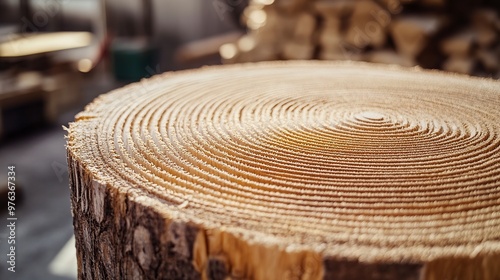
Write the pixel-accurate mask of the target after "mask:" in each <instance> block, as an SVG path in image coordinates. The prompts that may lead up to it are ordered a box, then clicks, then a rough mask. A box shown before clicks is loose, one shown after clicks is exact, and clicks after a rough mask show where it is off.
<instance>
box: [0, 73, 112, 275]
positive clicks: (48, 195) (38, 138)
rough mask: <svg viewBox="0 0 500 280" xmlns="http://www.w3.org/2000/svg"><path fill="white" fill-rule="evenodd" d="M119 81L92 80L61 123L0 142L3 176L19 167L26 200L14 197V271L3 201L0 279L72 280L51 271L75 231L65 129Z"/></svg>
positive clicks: (0, 210) (18, 180)
mask: <svg viewBox="0 0 500 280" xmlns="http://www.w3.org/2000/svg"><path fill="white" fill-rule="evenodd" d="M116 86H119V85H118V84H116V83H113V82H111V81H106V79H104V80H103V79H102V78H99V79H96V78H93V79H90V80H88V81H87V83H86V84H85V87H84V98H83V100H82V102H81V104H80V105H79V106H78V107H76V108H74V109H73V110H72V111H70V112H67V113H66V114H64V115H63V116H61V118H60V120H59V121H58V123H56V124H53V125H50V126H48V127H44V128H41V129H38V130H37V131H34V132H30V133H29V134H26V135H19V136H16V137H15V138H12V139H8V140H7V141H4V142H2V143H0V179H1V180H6V177H7V171H8V170H7V167H8V166H9V165H11V164H13V165H15V166H16V183H17V185H18V186H19V188H22V200H21V201H17V202H16V217H17V218H18V220H17V223H16V226H17V227H16V272H15V273H12V272H9V271H7V262H6V261H7V253H8V246H10V245H8V244H7V243H6V237H7V235H8V232H7V226H6V225H7V211H6V208H7V205H0V279H19V280H36V279H49V280H52V279H54V280H69V279H71V278H67V277H61V276H56V275H54V274H52V273H51V272H50V271H49V268H48V267H49V264H50V262H51V261H52V260H53V259H54V257H55V256H56V255H57V253H58V252H59V251H60V250H61V248H63V246H64V244H66V242H67V241H68V240H69V239H70V238H71V236H72V235H73V226H72V217H71V212H70V201H69V185H68V172H67V164H66V150H65V144H66V140H65V139H64V135H65V134H66V133H65V131H64V130H63V129H62V125H67V123H68V122H69V121H71V120H72V119H73V117H74V115H75V113H77V112H78V111H80V110H81V109H82V108H83V106H84V104H87V103H88V102H89V101H91V100H92V99H93V98H94V97H96V96H97V95H99V94H100V93H104V92H107V91H109V90H110V89H112V88H114V87H116Z"/></svg>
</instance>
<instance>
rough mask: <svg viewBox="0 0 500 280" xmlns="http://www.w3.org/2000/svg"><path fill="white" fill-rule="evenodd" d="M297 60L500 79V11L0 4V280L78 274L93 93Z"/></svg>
mask: <svg viewBox="0 0 500 280" xmlns="http://www.w3.org/2000/svg"><path fill="white" fill-rule="evenodd" d="M288 59H321V60H359V61H368V62H374V63H386V64H398V65H403V66H420V67H423V68H430V69H440V70H443V71H450V72H457V73H461V74H468V75H475V76H481V77H487V78H493V79H498V78H500V1H498V0H189V1H185V0H0V166H1V170H0V221H6V218H7V214H8V213H7V191H8V190H7V172H8V169H7V167H8V166H9V165H15V166H16V187H17V188H16V207H15V211H16V217H17V218H18V221H17V227H16V231H17V232H16V245H17V246H16V249H17V251H16V273H15V274H12V272H8V271H7V263H6V260H7V256H6V254H7V253H8V244H7V242H6V240H7V237H8V234H9V233H8V232H7V229H6V227H5V226H2V225H1V224H0V279H30V280H31V279H75V278H76V260H75V256H74V241H73V240H72V236H73V228H72V218H71V211H70V204H69V188H68V172H67V165H66V151H65V139H64V135H65V131H64V129H63V126H67V124H68V122H70V121H72V120H73V118H74V115H75V114H76V113H77V112H79V111H81V110H82V109H83V108H84V106H85V105H86V104H88V103H89V102H91V101H92V100H93V99H94V98H95V97H97V96H98V95H99V94H102V93H105V92H108V91H110V90H112V89H114V88H118V87H121V86H123V85H125V84H127V83H130V82H136V81H139V80H140V79H142V78H148V77H151V76H153V75H156V74H160V73H163V72H165V71H172V70H181V69H189V68H197V67H201V66H203V65H215V64H223V63H240V62H255V61H265V60H288ZM5 223H6V222H5ZM13 276H14V277H13ZM7 277H8V278H7Z"/></svg>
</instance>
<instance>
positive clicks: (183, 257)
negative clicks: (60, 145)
mask: <svg viewBox="0 0 500 280" xmlns="http://www.w3.org/2000/svg"><path fill="white" fill-rule="evenodd" d="M498 108H500V82H498V81H493V80H489V79H479V78H471V77H467V76H465V75H458V74H447V73H444V72H438V71H432V72H431V71H424V70H421V69H420V68H401V67H396V66H384V65H375V64H369V63H355V62H274V63H258V64H244V65H231V66H219V67H209V68H204V69H200V70H191V71H184V72H178V73H167V74H163V75H159V76H156V77H153V78H151V79H149V80H145V81H142V82H139V83H135V84H131V85H128V86H126V87H124V88H121V89H118V90H115V91H113V92H111V93H109V94H105V95H102V96H100V97H98V98H97V99H96V100H95V101H94V102H92V103H91V104H90V105H88V106H87V107H86V108H85V111H83V112H81V113H79V114H78V115H77V116H76V119H75V121H74V122H73V123H71V124H70V127H69V129H68V130H69V132H68V144H67V145H68V147H67V149H68V164H69V174H70V183H71V203H72V211H73V217H74V229H75V237H76V247H77V259H78V270H79V271H78V275H79V279H258V280H268V279H278V280H280V279H310V280H317V279H340V280H347V279H379V280H381V279H384V280H390V279H394V280H400V279H406V280H407V279H414V280H431V279H433V280H434V279H457V280H469V279H470V280H472V279H485V280H495V279H500V266H499V265H498V264H499V263H500V114H499V111H498Z"/></svg>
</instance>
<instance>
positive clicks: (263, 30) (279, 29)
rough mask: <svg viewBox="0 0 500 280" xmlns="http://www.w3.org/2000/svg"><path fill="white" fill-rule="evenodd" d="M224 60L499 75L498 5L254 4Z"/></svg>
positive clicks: (413, 0) (262, 0)
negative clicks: (352, 63) (364, 64)
mask: <svg viewBox="0 0 500 280" xmlns="http://www.w3.org/2000/svg"><path fill="white" fill-rule="evenodd" d="M242 20H243V21H244V23H245V24H246V26H247V27H248V29H249V32H248V34H247V35H246V36H244V37H243V38H241V39H240V40H239V41H238V42H235V43H234V44H229V45H225V46H223V47H222V48H221V56H222V57H223V59H224V61H225V62H226V63H234V62H251V61H264V60H281V59H285V60H289V59H324V60H363V61H370V62H377V63H388V64H399V65H404V66H415V65H419V66H421V67H424V68H434V69H443V70H447V71H452V72H459V73H464V74H470V75H478V76H489V77H495V78H498V77H500V2H498V1H486V0H483V1H469V0H458V1H451V0H315V1H305V0H274V1H273V0H253V1H251V3H250V5H249V6H248V7H247V8H246V10H245V12H244V15H243V18H242Z"/></svg>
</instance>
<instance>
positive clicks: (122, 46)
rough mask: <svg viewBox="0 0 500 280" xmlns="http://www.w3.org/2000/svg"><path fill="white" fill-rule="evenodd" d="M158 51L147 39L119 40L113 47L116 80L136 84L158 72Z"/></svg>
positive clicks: (112, 55) (112, 59)
mask: <svg viewBox="0 0 500 280" xmlns="http://www.w3.org/2000/svg"><path fill="white" fill-rule="evenodd" d="M157 57H158V51H157V49H156V48H155V47H154V46H153V45H152V44H150V43H149V42H148V41H147V40H145V39H117V40H115V41H114V42H113V44H112V45H111V63H112V67H113V74H114V76H115V79H117V80H119V81H127V82H134V81H138V80H140V79H142V78H145V77H150V76H153V75H154V74H158V73H156V72H157V71H158V67H157V65H158V61H157Z"/></svg>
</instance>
